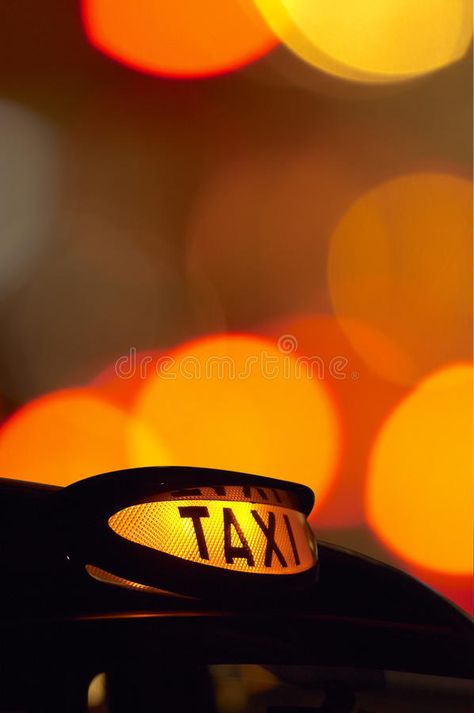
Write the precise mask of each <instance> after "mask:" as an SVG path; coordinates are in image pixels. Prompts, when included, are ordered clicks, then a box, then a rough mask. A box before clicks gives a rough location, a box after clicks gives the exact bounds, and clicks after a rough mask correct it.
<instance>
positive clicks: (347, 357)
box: [263, 314, 406, 528]
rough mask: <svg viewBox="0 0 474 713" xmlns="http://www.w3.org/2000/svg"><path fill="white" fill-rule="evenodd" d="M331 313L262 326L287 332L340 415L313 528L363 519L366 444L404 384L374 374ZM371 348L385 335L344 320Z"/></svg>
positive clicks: (344, 525)
mask: <svg viewBox="0 0 474 713" xmlns="http://www.w3.org/2000/svg"><path fill="white" fill-rule="evenodd" d="M343 326H344V321H343V322H342V323H341V322H340V321H339V320H337V319H336V318H335V317H334V316H333V315H330V314H328V315H300V316H294V317H288V318H286V319H280V320H275V322H272V323H270V324H269V325H267V326H265V327H264V328H263V331H264V332H265V333H267V334H269V335H272V336H273V337H275V338H278V336H279V335H281V334H291V335H293V337H294V339H295V344H297V351H298V355H300V356H301V357H303V358H304V359H305V360H306V361H305V363H306V364H307V366H308V369H309V368H311V369H312V378H313V379H315V380H317V381H318V382H320V383H322V384H324V387H325V388H326V389H327V391H328V392H329V394H330V395H331V397H332V400H333V403H334V404H335V406H336V408H337V412H338V414H339V416H340V422H341V429H342V432H343V434H344V438H343V440H342V442H341V446H340V447H341V453H340V460H339V463H338V468H337V473H336V477H335V478H334V480H333V483H332V487H331V489H330V491H329V493H328V497H327V498H326V499H325V501H324V503H323V504H322V505H323V506H322V507H321V503H320V502H319V499H318V500H317V502H316V507H315V510H314V512H313V514H312V517H313V521H314V525H315V527H316V528H347V527H350V526H352V527H354V526H356V525H360V524H362V523H363V522H364V520H365V512H364V497H363V495H364V486H365V480H366V474H367V464H368V457H369V453H370V449H371V447H372V443H373V441H374V439H375V436H376V434H377V432H378V430H379V428H380V426H381V425H382V423H383V421H384V420H385V418H386V416H387V414H388V413H389V411H390V410H391V409H392V408H393V407H394V406H395V405H396V404H397V403H398V402H399V400H400V399H401V398H402V396H403V395H404V394H405V393H406V389H404V388H403V387H401V386H399V385H397V384H393V383H390V382H387V381H384V380H383V379H381V378H380V377H378V376H377V375H376V374H375V373H374V372H373V371H372V370H371V369H370V368H369V367H368V366H367V364H366V363H365V362H364V360H363V359H362V358H361V357H360V355H359V354H358V353H357V352H356V351H355V349H354V348H353V347H352V345H351V343H350V341H349V340H348V338H347V336H346V334H345V331H344V329H343ZM346 326H348V327H350V328H351V330H353V331H354V332H357V334H358V335H359V337H360V339H361V340H364V343H368V344H370V346H371V348H372V349H377V348H380V350H381V351H382V352H383V354H386V353H387V350H386V344H385V340H384V339H383V337H382V336H381V335H379V334H378V333H377V332H376V331H375V330H372V329H371V328H370V327H368V326H366V325H364V324H360V323H357V322H355V321H351V322H350V324H349V325H346Z"/></svg>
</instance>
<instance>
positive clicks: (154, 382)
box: [130, 335, 339, 500]
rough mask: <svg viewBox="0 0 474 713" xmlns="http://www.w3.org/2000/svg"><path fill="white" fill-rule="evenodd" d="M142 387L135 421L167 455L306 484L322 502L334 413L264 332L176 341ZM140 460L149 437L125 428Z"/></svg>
mask: <svg viewBox="0 0 474 713" xmlns="http://www.w3.org/2000/svg"><path fill="white" fill-rule="evenodd" d="M173 358H174V363H170V364H169V365H168V367H167V368H166V372H165V373H163V374H161V375H155V376H153V377H152V378H151V379H149V380H148V381H147V383H146V384H145V386H144V388H143V389H142V391H141V393H140V395H139V397H138V399H137V401H136V407H135V415H136V416H137V420H138V421H139V422H141V423H143V424H144V425H145V426H146V427H147V429H148V431H149V432H151V433H153V434H156V435H157V437H158V438H159V441H160V442H161V443H164V444H165V447H166V449H167V451H168V453H169V454H170V457H171V459H172V461H171V462H172V463H174V464H179V465H191V466H203V467H214V468H223V469H230V470H236V471H242V472H248V473H256V474H259V475H267V476H270V477H275V478H282V479H288V480H294V481H298V482H301V483H305V484H307V485H310V486H311V487H312V488H313V489H314V490H315V491H316V497H317V499H318V500H323V499H324V497H325V495H326V493H327V491H328V489H329V487H330V484H331V481H332V478H333V474H334V470H335V465H336V460H337V456H338V445H339V431H338V421H337V416H336V414H335V411H334V408H333V405H332V402H331V399H330V397H329V396H328V393H327V391H326V389H325V387H324V385H323V384H319V383H317V382H315V381H313V380H311V379H310V378H306V376H304V375H302V376H301V377H299V376H298V375H297V374H296V373H295V363H294V360H293V357H292V355H290V354H285V353H283V352H282V351H280V350H279V349H278V348H277V347H276V346H275V344H274V343H272V342H271V341H270V340H267V339H263V338H260V337H255V336H251V335H217V336H213V337H206V338H203V339H200V340H196V341H195V342H190V343H188V344H186V345H184V346H183V347H182V348H180V349H179V350H177V351H176V352H175V353H174V354H173ZM130 442H131V450H132V454H133V457H134V460H135V461H136V462H138V463H139V464H140V463H141V462H144V463H145V462H147V461H148V460H149V451H148V447H149V443H146V442H143V439H142V437H141V434H140V433H139V432H138V433H137V431H135V430H133V429H132V432H131V436H130Z"/></svg>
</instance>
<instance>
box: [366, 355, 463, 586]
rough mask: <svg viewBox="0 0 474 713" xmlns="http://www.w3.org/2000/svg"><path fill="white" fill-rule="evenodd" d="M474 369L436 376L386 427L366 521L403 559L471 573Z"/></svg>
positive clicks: (374, 469)
mask: <svg viewBox="0 0 474 713" xmlns="http://www.w3.org/2000/svg"><path fill="white" fill-rule="evenodd" d="M472 385H473V381H472V367H471V366H468V365H454V366H451V367H447V368H445V369H443V370H442V371H439V372H436V373H435V374H433V375H432V376H430V377H429V378H427V379H426V380H425V381H424V382H422V383H421V385H420V386H419V387H418V388H417V389H415V390H414V391H413V393H412V394H410V395H409V396H408V397H407V398H406V399H405V400H404V401H402V403H401V404H400V405H399V406H398V408H397V409H396V410H395V411H394V412H393V414H392V415H391V417H390V418H389V419H388V421H387V423H386V424H385V426H384V427H383V429H382V431H381V433H380V435H379V437H378V440H377V442H376V445H375V448H374V450H373V453H372V458H371V464H370V472H369V481H368V485H367V493H366V505H367V517H368V519H369V522H370V524H371V526H372V527H373V529H374V530H375V532H376V533H377V534H378V535H379V537H380V538H381V539H382V540H383V541H384V543H385V544H386V545H387V546H388V547H389V548H390V549H392V550H393V551H394V552H395V553H396V554H397V555H398V556H400V557H401V558H403V559H404V560H407V561H408V562H411V563H414V564H415V565H419V566H421V567H425V568H427V569H431V570H434V571H435V572H445V573H448V574H457V575H466V574H469V573H470V572H472V557H473V543H472V516H473V512H472V445H473V436H472V428H473V416H472Z"/></svg>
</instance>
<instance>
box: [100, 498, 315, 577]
mask: <svg viewBox="0 0 474 713" xmlns="http://www.w3.org/2000/svg"><path fill="white" fill-rule="evenodd" d="M177 495H178V494H177ZM173 496H174V494H168V495H167V496H166V497H168V498H169V499H160V500H159V501H154V502H149V503H142V504H139V505H132V506H130V507H128V508H125V509H124V510H120V511H119V512H117V513H115V514H114V515H112V517H111V518H110V519H109V526H110V527H111V529H112V530H113V531H114V532H115V533H116V534H118V535H120V536H121V537H124V538H125V539H127V540H130V541H131V542H134V543H136V544H139V545H144V546H145V547H150V548H152V549H155V550H159V551H160V552H164V553H166V554H169V555H173V556H175V557H179V558H181V559H184V560H188V561H191V562H197V563H200V564H203V565H208V566H213V567H220V568H223V569H228V570H234V571H239V572H246V573H249V574H250V573H257V574H276V575H277V574H296V573H299V572H303V571H305V570H307V569H310V568H311V567H313V566H314V564H315V562H316V548H315V543H314V539H313V535H312V533H311V530H310V528H309V526H308V524H307V522H306V519H305V517H304V515H303V514H302V513H300V512H297V511H296V510H294V509H291V508H288V507H283V506H282V505H281V504H280V503H275V504H273V503H263V502H255V501H254V500H253V501H250V502H242V501H240V502H239V501H236V500H235V499H234V500H230V501H229V500H224V499H212V500H211V499H207V498H206V499H202V494H201V499H194V498H192V499H191V498H186V499H184V498H182V497H179V496H177V499H176V500H174V499H172V498H173Z"/></svg>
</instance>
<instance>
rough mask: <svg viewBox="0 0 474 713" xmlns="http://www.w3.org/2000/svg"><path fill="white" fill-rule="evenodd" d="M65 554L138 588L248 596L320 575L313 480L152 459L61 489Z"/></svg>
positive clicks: (90, 570)
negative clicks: (152, 463)
mask: <svg viewBox="0 0 474 713" xmlns="http://www.w3.org/2000/svg"><path fill="white" fill-rule="evenodd" d="M57 499H58V500H59V501H60V502H58V503H57V507H56V511H57V512H58V513H61V515H60V521H61V522H60V523H58V524H59V526H60V527H61V529H62V535H61V537H62V540H63V541H64V542H65V547H66V551H65V553H64V554H65V558H66V561H67V562H68V563H69V566H70V567H76V568H79V569H81V570H82V573H86V574H87V576H88V577H92V578H94V579H96V580H99V581H100V582H103V583H109V584H116V585H120V586H122V587H127V588H129V589H135V590H136V591H142V592H145V591H147V592H150V588H153V590H154V591H156V590H159V591H160V593H161V592H163V590H165V591H166V592H173V593H175V594H178V595H181V596H190V597H200V598H203V597H204V598H211V599H220V600H224V599H225V600H226V601H230V600H231V599H232V600H236V602H239V601H240V599H242V602H243V601H244V599H245V597H246V595H248V599H247V601H249V600H250V599H252V598H254V597H258V598H262V597H265V596H267V595H268V594H269V593H271V594H273V595H275V594H278V593H279V592H280V593H286V592H290V591H293V592H294V591H301V590H302V589H304V588H306V587H307V586H308V585H309V586H310V585H311V583H312V582H314V581H315V577H316V574H317V548H316V544H315V542H314V538H313V535H312V532H311V529H310V527H309V525H308V523H307V520H306V518H307V516H308V515H309V513H310V512H311V509H312V507H313V504H314V495H313V493H312V491H311V490H310V489H309V488H306V487H305V486H302V485H298V484H295V483H289V482H284V481H281V480H275V479H272V478H264V477H261V476H254V475H246V474H244V473H234V472H232V471H220V470H215V469H211V468H192V467H177V466H175V467H149V468H134V469H130V470H124V471H116V472H114V473H106V474H103V475H98V476H95V477H93V478H87V479H86V480H83V481H79V482H77V483H73V484H72V485H70V486H68V487H67V488H64V489H63V490H62V491H60V492H59V493H58V495H57Z"/></svg>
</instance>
